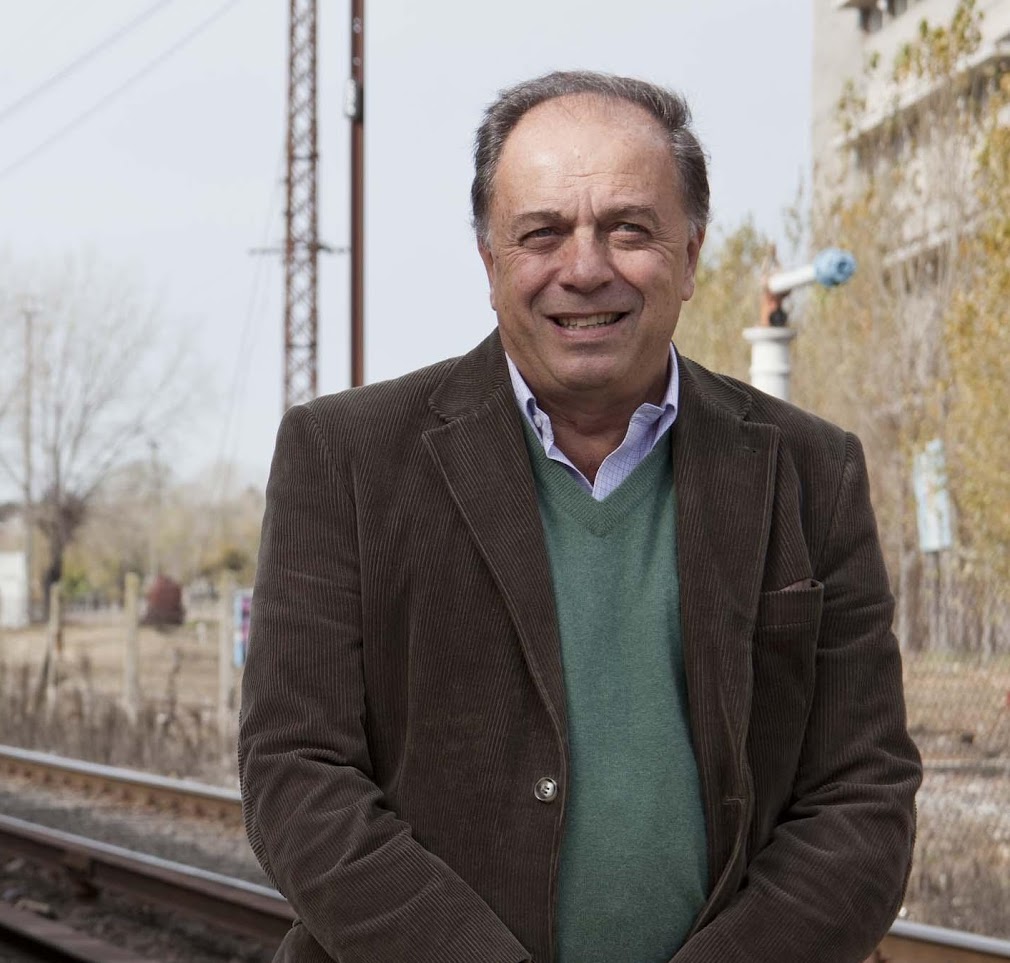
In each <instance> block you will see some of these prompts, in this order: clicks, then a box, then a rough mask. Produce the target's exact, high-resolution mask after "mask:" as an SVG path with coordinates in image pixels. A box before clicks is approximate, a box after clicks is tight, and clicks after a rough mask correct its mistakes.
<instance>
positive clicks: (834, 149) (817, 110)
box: [812, 0, 1010, 191]
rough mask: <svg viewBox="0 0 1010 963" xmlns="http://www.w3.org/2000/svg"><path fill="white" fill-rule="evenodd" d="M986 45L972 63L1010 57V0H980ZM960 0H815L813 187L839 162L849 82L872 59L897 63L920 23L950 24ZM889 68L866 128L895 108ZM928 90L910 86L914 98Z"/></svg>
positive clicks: (872, 92) (872, 98)
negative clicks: (840, 108) (842, 105)
mask: <svg viewBox="0 0 1010 963" xmlns="http://www.w3.org/2000/svg"><path fill="white" fill-rule="evenodd" d="M977 6H978V9H979V10H980V11H981V13H982V16H983V19H982V44H981V47H980V49H979V51H978V53H977V55H976V58H975V63H974V64H972V65H971V66H981V65H983V64H986V63H989V62H992V61H994V60H996V59H998V58H1007V57H1010V0H978V4H977ZM956 9H957V0H814V63H813V96H812V110H813V118H812V121H813V127H812V152H813V162H814V188H815V191H816V190H817V189H818V186H819V185H822V184H823V183H824V181H825V178H826V177H827V176H828V175H829V174H830V173H831V172H833V171H834V170H836V167H835V165H836V164H837V163H838V158H839V155H840V153H841V151H842V150H843V149H844V147H845V142H844V140H843V138H842V136H841V131H840V130H839V127H838V124H837V105H838V101H839V98H840V97H841V95H842V92H843V90H844V87H845V83H846V81H848V80H850V79H858V78H859V77H860V76H861V75H862V73H863V66H864V64H865V63H866V61H867V59H868V58H869V57H872V56H874V55H876V56H879V58H880V62H881V64H883V65H890V64H891V63H893V61H894V58H895V56H896V55H897V54H898V52H899V51H900V50H901V48H902V47H903V46H904V45H905V44H907V43H909V42H910V41H912V40H914V39H915V38H916V37H917V36H918V31H919V25H920V23H921V22H922V21H923V20H927V21H928V22H929V23H930V24H932V25H942V24H949V23H950V21H951V18H952V16H953V14H954V11H955V10H956ZM887 73H888V71H886V70H884V71H881V72H880V75H879V76H878V82H876V83H875V85H874V86H871V87H870V89H869V90H867V92H866V94H867V98H866V99H867V106H868V108H869V109H868V113H867V119H866V125H865V127H864V128H863V130H862V132H868V131H869V130H871V129H872V128H873V125H874V124H875V123H880V121H881V120H882V119H883V118H884V116H885V113H886V112H887V111H888V110H889V109H890V108H891V107H892V104H893V102H892V101H891V99H890V98H891V96H892V92H893V91H892V90H891V89H889V88H888V87H887V86H886V85H885V83H884V78H885V76H886V74H887ZM924 93H925V91H924V90H915V89H909V90H908V91H906V92H905V93H904V95H903V97H904V98H906V102H907V99H912V100H914V99H915V98H916V97H921V96H922V95H923V94H924Z"/></svg>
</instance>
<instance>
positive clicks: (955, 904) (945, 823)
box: [905, 652, 1010, 938]
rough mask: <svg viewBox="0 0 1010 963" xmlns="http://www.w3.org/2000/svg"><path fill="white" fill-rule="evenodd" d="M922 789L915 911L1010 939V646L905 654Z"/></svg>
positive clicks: (911, 905)
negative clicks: (986, 651)
mask: <svg viewBox="0 0 1010 963" xmlns="http://www.w3.org/2000/svg"><path fill="white" fill-rule="evenodd" d="M905 696H906V701H907V704H908V716H909V727H910V730H911V732H912V735H913V737H914V738H915V740H916V743H917V744H918V746H919V750H920V752H921V753H922V757H923V765H924V769H925V774H924V778H923V784H922V789H921V790H920V792H919V796H918V810H919V823H918V837H917V840H916V849H915V862H914V864H913V867H912V875H911V878H910V879H909V883H908V891H907V894H906V898H905V912H906V913H907V915H908V917H909V918H910V919H914V920H916V921H919V922H924V923H931V924H934V925H937V926H948V927H951V928H953V929H962V930H968V931H970V932H975V933H983V934H986V935H989V936H999V937H1003V938H1010V655H1007V654H999V655H988V656H979V655H977V654H958V653H954V652H943V653H936V652H918V653H912V654H906V655H905Z"/></svg>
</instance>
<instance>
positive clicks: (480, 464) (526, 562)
mask: <svg viewBox="0 0 1010 963" xmlns="http://www.w3.org/2000/svg"><path fill="white" fill-rule="evenodd" d="M431 405H432V408H433V409H434V410H435V411H436V412H437V413H438V414H439V416H440V417H441V418H442V419H443V420H444V421H445V422H446V423H445V424H443V425H441V426H440V427H438V428H434V429H431V430H429V431H427V432H425V434H424V443H425V445H426V446H427V448H428V450H429V451H430V452H431V455H432V457H433V458H434V460H435V464H436V465H437V466H438V469H439V471H440V473H441V475H442V477H443V478H444V479H445V483H446V485H447V487H448V489H449V492H450V494H451V496H452V499H453V501H454V502H455V504H456V506H457V508H458V509H459V511H460V514H461V515H462V516H463V520H464V522H465V523H466V525H467V527H468V529H469V530H470V533H471V535H472V536H473V539H474V542H475V543H476V545H477V548H478V550H479V551H480V553H481V555H482V556H483V558H484V561H485V562H486V563H487V566H488V568H489V569H490V571H491V575H492V577H493V578H494V580H495V582H496V584H497V586H498V589H499V591H500V592H501V595H502V598H503V599H504V601H505V604H506V606H507V608H508V612H509V615H510V616H511V618H512V622H513V624H514V625H515V628H516V632H517V634H518V636H519V641H520V644H521V645H522V650H523V654H524V657H525V659H526V662H527V664H528V666H529V670H530V674H531V675H532V677H533V680H534V682H535V684H536V686H537V688H538V690H539V691H540V695H541V697H542V698H543V700H544V702H545V704H546V706H547V709H548V712H549V713H550V715H551V719H552V721H553V722H554V726H555V729H556V731H557V735H558V739H559V740H560V743H561V745H562V747H567V724H566V718H565V690H564V676H563V673H562V668H561V645H560V641H559V638H558V630H557V615H556V612H555V606H554V592H553V587H552V585H553V583H552V579H551V572H550V564H549V562H548V559H547V549H546V546H545V544H544V537H543V528H542V524H541V521H540V510H539V508H538V505H537V496H536V488H535V486H534V482H533V475H532V472H531V470H530V466H529V456H528V454H527V451H526V443H525V441H524V439H523V431H522V424H521V422H520V420H519V419H520V418H521V415H520V413H519V410H518V408H517V406H516V403H515V397H514V395H513V392H512V386H511V382H510V381H509V378H508V369H507V367H506V365H505V355H504V351H503V350H502V347H501V342H500V340H499V339H498V334H497V332H495V333H493V334H492V335H491V336H490V337H489V338H487V339H486V340H485V341H484V342H483V343H482V344H481V345H479V346H478V347H477V348H476V349H475V350H474V351H472V352H471V353H470V354H468V355H466V356H465V357H464V358H461V359H460V361H459V362H458V363H457V364H456V366H455V367H454V368H453V369H452V371H451V372H450V374H449V376H448V378H447V379H446V381H444V382H443V383H442V385H441V386H440V387H439V388H438V389H437V391H436V392H435V394H434V395H433V396H432V398H431Z"/></svg>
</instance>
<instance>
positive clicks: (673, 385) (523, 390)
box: [505, 341, 680, 438]
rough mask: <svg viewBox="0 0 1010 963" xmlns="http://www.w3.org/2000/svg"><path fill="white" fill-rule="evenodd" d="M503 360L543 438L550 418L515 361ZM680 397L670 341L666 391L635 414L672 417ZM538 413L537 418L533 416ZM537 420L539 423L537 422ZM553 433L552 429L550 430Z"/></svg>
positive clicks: (521, 406)
mask: <svg viewBox="0 0 1010 963" xmlns="http://www.w3.org/2000/svg"><path fill="white" fill-rule="evenodd" d="M505 362H506V364H507V365H508V369H509V379H510V380H511V382H512V392H513V393H514V394H515V398H516V403H517V404H518V405H519V409H520V411H522V413H523V414H524V415H525V416H526V418H527V420H528V421H529V423H530V424H531V425H532V426H533V427H534V429H536V432H537V434H538V435H539V436H540V437H541V438H543V425H544V424H547V425H548V426H549V424H550V418H549V417H548V415H547V414H546V412H544V411H542V410H541V409H540V406H539V405H538V404H537V399H536V397H535V396H534V394H533V392H532V391H531V390H530V386H529V385H528V384H526V380H525V379H524V378H523V376H522V375H521V374H520V373H519V369H518V368H517V367H516V364H515V362H514V361H513V360H512V358H511V357H510V356H509V354H508V352H506V353H505ZM679 398H680V367H679V365H678V364H677V352H676V351H675V350H674V347H673V342H672V341H671V342H670V376H669V379H668V380H667V383H666V392H665V394H664V395H663V398H662V400H661V401H660V403H659V404H658V405H654V404H651V403H649V402H645V403H644V404H642V405H639V407H638V409H637V410H636V411H635V414H636V415H637V414H639V413H641V414H643V415H646V416H647V417H648V418H649V420H650V421H658V420H659V419H660V418H661V417H662V416H663V415H664V414H665V413H666V412H670V413H671V414H672V415H673V417H674V418H676V415H677V403H678V399H679ZM537 415H540V418H539V419H536V420H534V419H535V416H537ZM537 421H540V422H541V423H540V424H538V423H537ZM551 434H552V435H553V431H552V432H551Z"/></svg>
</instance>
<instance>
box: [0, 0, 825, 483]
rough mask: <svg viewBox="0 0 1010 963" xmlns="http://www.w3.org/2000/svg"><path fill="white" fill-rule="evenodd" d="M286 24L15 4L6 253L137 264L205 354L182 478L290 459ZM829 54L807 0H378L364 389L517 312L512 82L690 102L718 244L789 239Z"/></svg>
mask: <svg viewBox="0 0 1010 963" xmlns="http://www.w3.org/2000/svg"><path fill="white" fill-rule="evenodd" d="M349 19H350V0H324V2H320V3H319V34H318V44H319V67H318V70H319V76H318V85H319V108H318V110H319V113H318V117H319V145H320V166H319V170H320V187H319V191H320V193H319V202H320V209H319V223H320V238H321V240H322V241H323V242H324V243H327V244H328V245H330V246H332V247H333V248H340V247H344V246H346V244H347V242H348V230H349V191H350V184H349V162H348V158H349V149H350V148H349V142H350V138H349V133H350V131H349V123H348V121H347V120H346V119H345V117H344V115H343V97H344V88H345V83H346V79H347V77H348V76H349V51H350V39H349V37H350V34H349ZM130 24H133V26H132V27H130V29H128V30H126V31H125V33H123V35H122V36H121V37H120V38H119V39H118V40H116V41H114V42H110V43H108V44H103V42H104V41H105V40H106V38H109V37H110V36H112V35H115V34H116V33H117V32H121V31H122V29H123V28H124V27H126V26H127V25H130ZM287 29H288V3H287V2H285V0H89V2H88V3H81V2H80V0H33V2H32V3H23V2H16V0H0V259H4V260H6V262H8V263H10V264H14V265H16V266H31V267H38V266H41V267H42V268H43V269H44V268H46V267H47V266H50V265H53V264H58V263H60V262H61V261H62V260H64V259H66V258H68V257H69V258H75V259H89V260H90V263H92V264H93V265H94V270H95V271H96V272H97V274H98V275H99V276H105V275H107V276H109V277H112V276H122V275H124V274H125V275H126V276H129V277H130V278H131V280H132V281H134V282H135V284H136V285H137V286H139V287H140V288H141V289H142V290H143V291H144V292H146V294H147V296H148V297H149V299H150V301H151V302H152V303H154V304H156V305H157V309H158V312H159V315H160V317H161V318H162V322H163V325H164V328H165V332H166V337H168V338H170V339H175V340H179V339H186V340H187V342H188V344H189V347H190V349H191V354H192V356H193V358H194V363H195V364H196V365H197V366H198V367H199V368H200V370H201V371H202V372H203V374H202V376H201V380H202V381H203V382H205V388H206V397H207V400H206V402H204V406H203V408H202V410H201V412H200V416H199V417H198V418H197V419H196V420H195V421H194V423H193V424H192V425H191V426H190V427H189V428H188V429H187V431H186V433H185V434H184V435H181V436H179V437H178V438H177V439H176V441H175V442H174V443H173V445H172V447H171V449H170V450H167V451H165V452H163V457H165V458H166V459H167V460H168V461H170V462H171V464H172V466H173V473H174V475H175V477H176V478H179V479H187V478H192V477H195V476H197V475H199V474H200V473H201V472H203V471H205V470H206V468H207V467H208V466H209V465H211V464H213V463H215V462H216V461H219V460H222V459H225V460H228V461H234V462H237V463H238V464H239V465H240V466H241V468H242V474H243V477H244V478H245V479H246V480H247V481H249V482H250V483H254V484H262V483H263V482H265V479H266V474H267V470H268V467H269V461H270V456H271V452H272V449H273V441H274V436H275V432H276V428H277V424H278V421H279V419H280V415H281V408H282V393H283V392H282V386H283V334H282V331H283V307H282V304H283V266H282V264H281V260H280V258H279V256H277V255H272V254H257V253H253V252H255V251H256V250H257V249H263V248H271V247H277V246H278V245H280V244H281V243H282V242H283V236H284V223H283V207H284V196H283V194H284V189H283V177H284V170H283V164H282V160H283V153H284V141H285V122H286V112H285V109H286V108H285V101H286V85H287V43H288V33H287ZM811 44H812V4H811V3H810V2H809V0H706V2H705V3H698V2H697V0H622V2H620V3H613V2H603V0H510V2H509V3H507V4H488V3H479V2H474V0H428V2H421V0H414V2H411V0H371V2H370V3H368V4H367V9H366V22H365V71H366V77H365V111H366V113H365V130H366V135H365V136H366V146H365V151H366V160H365V170H366V197H365V208H366V213H365V218H366V228H365V230H366V240H365V271H366V279H365V329H366V330H365V352H366V359H365V361H366V363H365V371H366V380H367V381H370V382H371V381H377V380H382V379H385V378H391V377H396V376H398V375H400V374H403V373H405V372H407V371H410V370H413V369H415V368H418V367H421V366H423V365H425V364H429V363H432V362H435V361H438V360H440V359H442V358H445V357H449V356H452V355H457V354H460V353H462V352H464V351H466V350H468V349H469V348H470V347H472V346H473V345H475V344H476V343H477V342H478V341H480V340H481V339H482V338H483V337H484V336H485V335H486V334H487V333H488V332H489V331H490V330H491V328H492V327H493V325H494V323H495V319H494V315H493V313H492V312H491V309H490V307H489V305H488V298H487V287H486V278H485V275H484V272H483V268H482V266H481V264H480V261H479V259H478V256H477V252H476V249H475V246H474V241H473V237H472V232H471V228H470V220H469V209H468V200H469V184H470V179H471V176H472V167H471V148H472V137H473V132H474V130H475V128H476V126H477V124H478V123H479V121H480V116H481V112H482V110H483V108H484V107H485V106H486V105H487V103H488V102H490V101H491V100H492V99H493V98H494V96H495V94H496V92H497V91H498V90H499V89H501V88H502V87H504V86H506V85H508V84H510V83H513V82H516V81H519V80H522V79H525V78H528V77H531V76H535V75H536V74H539V73H542V72H545V71H548V70H552V69H558V68H562V69H564V68H589V69H598V70H605V71H611V72H616V73H624V74H631V75H635V76H640V77H644V78H646V79H648V80H652V81H655V82H658V83H662V84H664V85H667V86H670V87H673V88H675V89H678V90H679V91H681V92H682V93H683V94H685V95H686V96H687V98H688V100H689V102H690V103H691V106H692V109H693V112H694V117H695V125H696V128H697V130H698V133H699V135H700V136H701V139H702V141H703V143H704V144H705V146H706V148H707V149H708V151H709V154H710V157H711V170H710V178H711V186H712V207H713V216H714V224H715V229H716V234H717V233H718V231H719V229H720V228H721V229H732V228H733V227H734V226H736V225H737V224H739V223H740V222H741V221H742V220H744V219H745V218H747V217H752V218H753V220H754V222H755V223H756V225H757V226H758V227H759V228H760V229H762V230H763V231H765V232H766V233H768V234H770V235H772V236H773V237H781V236H782V234H783V230H784V229H783V217H782V212H783V210H784V209H785V208H786V207H787V206H788V205H790V204H791V203H793V202H794V200H795V198H796V194H797V190H798V188H799V186H800V183H801V180H808V179H809V167H810V72H811V57H812V52H811ZM99 45H102V49H101V50H100V51H99V52H98V53H97V54H95V56H93V57H92V58H91V59H89V60H88V61H87V62H86V63H84V64H83V65H82V66H80V67H79V69H75V70H73V71H71V72H70V73H69V74H68V75H67V76H66V78H65V79H63V80H62V81H57V82H54V83H52V84H51V85H48V86H45V85H47V84H48V82H49V81H50V79H51V78H54V77H56V76H58V75H59V74H60V73H61V71H63V69H64V68H66V67H67V66H68V65H70V64H73V63H74V62H75V61H76V60H78V58H80V57H81V56H82V55H83V54H86V53H88V52H89V51H92V50H93V49H94V48H96V46H99ZM40 87H44V89H42V90H39V88H40ZM36 91H38V92H37V93H36ZM29 95H30V96H29ZM26 97H28V99H26V100H25V101H24V103H22V104H20V105H19V101H21V100H22V99H23V98H26ZM29 273H30V272H29ZM348 274H349V263H348V258H347V257H346V255H344V254H341V253H339V252H335V253H331V254H324V255H322V257H321V261H320V294H319V359H318V362H319V389H320V391H321V392H322V393H328V392H332V391H340V390H343V389H345V388H346V387H348V386H349V384H350V361H349V337H350V336H349V321H348V318H349V304H348V302H349V284H348ZM26 276H27V275H26ZM8 294H9V295H11V296H12V297H14V298H15V299H16V298H17V297H19V296H21V292H8ZM24 294H25V295H26V296H27V295H30V292H24ZM2 430H10V429H9V428H7V429H2Z"/></svg>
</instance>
